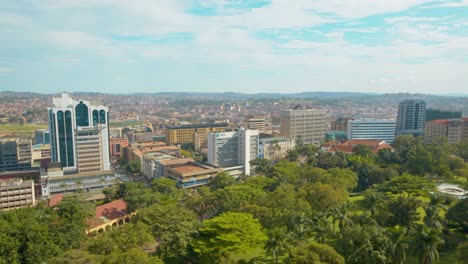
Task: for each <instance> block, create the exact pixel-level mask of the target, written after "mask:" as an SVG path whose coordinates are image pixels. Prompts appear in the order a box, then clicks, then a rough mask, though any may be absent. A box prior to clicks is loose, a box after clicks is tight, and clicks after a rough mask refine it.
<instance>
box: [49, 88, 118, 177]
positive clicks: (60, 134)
mask: <svg viewBox="0 0 468 264" xmlns="http://www.w3.org/2000/svg"><path fill="white" fill-rule="evenodd" d="M53 103H54V107H52V108H49V109H48V112H49V130H50V132H51V133H50V136H51V157H52V161H56V162H60V163H61V164H62V167H63V169H64V171H72V172H76V171H78V172H83V173H88V172H100V171H109V170H110V169H111V167H110V165H111V164H110V152H109V134H108V129H109V122H108V121H109V120H108V108H107V107H105V106H102V105H96V104H94V103H91V102H89V101H84V100H73V99H72V98H71V97H70V96H69V95H68V94H62V96H61V97H60V98H54V99H53Z"/></svg>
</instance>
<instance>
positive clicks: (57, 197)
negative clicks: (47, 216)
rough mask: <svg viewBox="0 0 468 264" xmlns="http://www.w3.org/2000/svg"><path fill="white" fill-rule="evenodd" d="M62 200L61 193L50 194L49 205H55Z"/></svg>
mask: <svg viewBox="0 0 468 264" xmlns="http://www.w3.org/2000/svg"><path fill="white" fill-rule="evenodd" d="M62 200H63V193H59V194H56V195H53V196H50V200H49V207H54V206H57V205H58V204H59V203H60V202H61V201H62Z"/></svg>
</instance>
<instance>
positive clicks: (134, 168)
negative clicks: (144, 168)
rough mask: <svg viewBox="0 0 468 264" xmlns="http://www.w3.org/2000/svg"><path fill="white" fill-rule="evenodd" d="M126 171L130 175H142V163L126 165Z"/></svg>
mask: <svg viewBox="0 0 468 264" xmlns="http://www.w3.org/2000/svg"><path fill="white" fill-rule="evenodd" d="M125 170H126V171H127V172H128V173H133V174H134V173H140V171H141V162H140V161H139V160H133V161H130V162H129V163H127V165H125Z"/></svg>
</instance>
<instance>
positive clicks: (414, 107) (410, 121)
mask: <svg viewBox="0 0 468 264" xmlns="http://www.w3.org/2000/svg"><path fill="white" fill-rule="evenodd" d="M425 120H426V102H425V101H423V100H413V99H408V100H403V101H402V102H400V105H399V106H398V115H397V122H396V135H397V136H400V135H413V136H415V137H419V136H424V123H425Z"/></svg>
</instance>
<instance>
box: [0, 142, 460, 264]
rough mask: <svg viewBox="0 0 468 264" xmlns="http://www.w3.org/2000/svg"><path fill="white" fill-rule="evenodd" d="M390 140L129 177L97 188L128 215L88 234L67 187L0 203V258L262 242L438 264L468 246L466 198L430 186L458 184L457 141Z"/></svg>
mask: <svg viewBox="0 0 468 264" xmlns="http://www.w3.org/2000/svg"><path fill="white" fill-rule="evenodd" d="M394 147H395V151H394V152H392V151H389V150H381V151H379V152H378V153H373V152H372V151H370V150H369V149H368V148H365V147H359V148H357V149H356V150H355V151H354V154H351V155H347V154H343V153H335V154H331V153H323V152H320V151H319V150H318V149H317V148H316V147H314V146H302V147H298V148H297V149H296V150H294V151H291V152H290V153H289V154H288V156H287V157H286V158H285V159H283V160H281V161H279V162H276V163H274V164H273V163H272V162H270V161H268V160H254V161H252V165H253V166H254V170H255V172H256V174H257V175H256V176H253V177H252V176H249V177H247V176H244V177H239V178H238V179H235V178H233V177H232V176H230V175H228V174H226V173H221V174H219V175H218V177H216V178H215V179H214V181H213V182H212V183H211V185H210V186H206V187H200V188H197V189H191V190H182V189H179V188H177V187H176V184H175V182H174V181H172V180H169V179H157V180H154V181H153V182H152V183H151V185H150V186H149V188H148V187H146V186H145V185H144V184H143V183H136V182H126V183H123V184H120V185H117V186H114V187H112V188H108V189H106V190H105V192H104V193H105V194H106V197H107V200H109V201H110V200H114V199H119V198H123V199H125V201H127V204H128V209H129V211H130V212H136V213H137V216H136V217H133V218H132V221H131V223H129V224H126V225H124V226H123V227H119V228H116V229H111V230H108V231H106V232H104V233H103V234H97V235H94V236H91V237H87V236H86V235H85V233H84V230H85V228H86V221H85V220H86V218H88V217H89V216H90V215H91V214H92V206H91V205H90V204H88V203H86V202H83V201H81V200H79V199H78V198H76V197H74V196H69V197H67V198H66V199H65V200H64V201H63V202H61V203H60V205H59V206H58V207H57V208H47V207H45V206H43V205H41V204H39V205H38V206H36V207H33V208H23V209H17V210H13V211H9V212H0V263H163V262H164V263H237V262H238V263H245V262H247V261H248V260H249V259H250V258H249V259H244V260H242V259H241V260H239V257H238V256H239V254H240V255H241V256H245V254H248V253H249V252H259V251H260V252H264V253H256V255H255V256H254V257H256V258H257V261H258V262H259V263H264V262H261V260H260V259H258V258H261V257H263V258H264V260H265V261H266V260H268V261H274V262H275V263H280V262H281V263H405V261H406V260H407V259H408V258H409V257H413V258H414V259H417V260H418V261H419V262H420V263H437V261H438V260H439V259H440V258H441V254H440V253H441V252H442V253H443V252H444V251H447V250H453V249H454V248H457V247H458V246H459V244H460V243H464V244H463V246H464V245H466V234H467V232H468V231H467V229H468V228H467V226H468V224H467V223H468V220H467V200H466V199H465V200H459V201H454V200H451V199H449V198H444V197H441V196H438V195H437V190H436V184H435V182H436V181H449V182H454V183H458V184H459V185H461V186H466V178H465V177H466V174H463V173H464V171H465V170H467V166H466V163H465V162H464V160H463V159H465V160H466V156H465V155H464V154H465V153H466V144H460V145H456V146H453V145H449V144H447V143H445V142H444V141H440V142H437V143H430V144H426V143H423V142H422V141H421V140H419V139H417V138H412V137H406V136H403V137H400V138H397V140H396V141H395V144H394ZM242 254H244V255H242ZM265 254H266V256H265Z"/></svg>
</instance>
